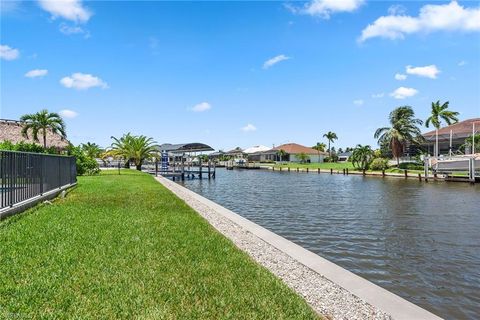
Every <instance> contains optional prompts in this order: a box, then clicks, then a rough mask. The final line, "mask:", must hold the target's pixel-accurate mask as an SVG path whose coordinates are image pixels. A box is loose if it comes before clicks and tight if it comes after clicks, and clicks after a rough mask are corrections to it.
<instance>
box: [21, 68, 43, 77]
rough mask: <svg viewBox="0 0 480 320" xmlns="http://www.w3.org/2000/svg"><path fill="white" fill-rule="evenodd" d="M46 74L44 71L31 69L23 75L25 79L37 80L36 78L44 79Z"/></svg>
mask: <svg viewBox="0 0 480 320" xmlns="http://www.w3.org/2000/svg"><path fill="white" fill-rule="evenodd" d="M47 73H48V70H46V69H33V70H30V71H28V72H27V73H25V77H27V78H37V77H44V76H46V75H47Z"/></svg>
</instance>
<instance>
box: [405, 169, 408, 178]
mask: <svg viewBox="0 0 480 320" xmlns="http://www.w3.org/2000/svg"><path fill="white" fill-rule="evenodd" d="M407 178H408V170H407V169H405V179H407Z"/></svg>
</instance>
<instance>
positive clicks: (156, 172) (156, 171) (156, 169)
mask: <svg viewBox="0 0 480 320" xmlns="http://www.w3.org/2000/svg"><path fill="white" fill-rule="evenodd" d="M155 177H158V159H155Z"/></svg>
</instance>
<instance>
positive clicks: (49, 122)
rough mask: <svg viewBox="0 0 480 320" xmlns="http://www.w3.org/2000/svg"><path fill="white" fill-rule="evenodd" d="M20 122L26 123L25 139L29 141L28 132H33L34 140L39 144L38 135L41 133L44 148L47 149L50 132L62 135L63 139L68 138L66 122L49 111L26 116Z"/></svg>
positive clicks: (24, 129)
mask: <svg viewBox="0 0 480 320" xmlns="http://www.w3.org/2000/svg"><path fill="white" fill-rule="evenodd" d="M20 121H22V122H23V123H24V124H23V128H22V135H23V136H24V137H25V138H27V139H28V132H29V131H30V130H31V131H32V138H33V140H34V141H37V142H38V141H39V139H38V133H39V132H41V134H42V137H43V147H44V148H47V131H48V130H50V131H51V132H52V133H54V134H58V135H60V137H61V138H62V139H65V138H66V137H67V134H66V132H65V130H66V126H65V122H63V119H62V117H60V115H59V114H58V113H55V112H48V110H47V109H43V110H41V111H39V112H37V113H32V114H25V115H23V116H21V117H20Z"/></svg>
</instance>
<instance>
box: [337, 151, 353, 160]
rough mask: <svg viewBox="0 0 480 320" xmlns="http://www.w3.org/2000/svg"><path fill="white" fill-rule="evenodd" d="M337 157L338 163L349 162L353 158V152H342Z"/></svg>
mask: <svg viewBox="0 0 480 320" xmlns="http://www.w3.org/2000/svg"><path fill="white" fill-rule="evenodd" d="M337 156H338V162H347V161H348V159H350V157H351V156H352V152H351V151H347V152H342V153H339V154H338V155H337Z"/></svg>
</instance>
